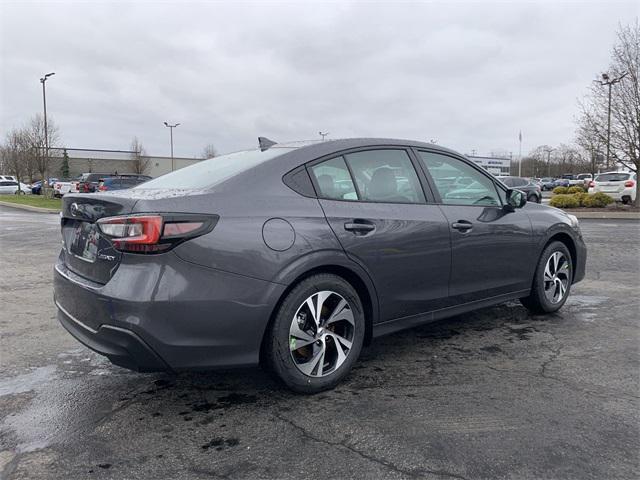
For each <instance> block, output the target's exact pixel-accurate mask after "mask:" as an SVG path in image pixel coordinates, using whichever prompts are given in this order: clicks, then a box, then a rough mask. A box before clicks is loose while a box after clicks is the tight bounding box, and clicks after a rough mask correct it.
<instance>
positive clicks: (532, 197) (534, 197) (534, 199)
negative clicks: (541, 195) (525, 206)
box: [527, 193, 540, 203]
mask: <svg viewBox="0 0 640 480" xmlns="http://www.w3.org/2000/svg"><path fill="white" fill-rule="evenodd" d="M527 202H531V203H540V200H539V199H538V196H537V195H535V194H533V193H532V194H531V195H529V198H527Z"/></svg>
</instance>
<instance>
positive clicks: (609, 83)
mask: <svg viewBox="0 0 640 480" xmlns="http://www.w3.org/2000/svg"><path fill="white" fill-rule="evenodd" d="M628 73H629V72H625V73H623V74H622V75H620V76H619V77H616V78H610V77H609V74H608V73H603V74H602V80H601V81H600V85H602V86H604V85H607V86H608V87H609V105H608V107H607V170H609V165H610V158H611V87H613V86H614V85H615V84H616V83H619V82H621V81H622V79H623V78H624V77H626V76H627V74H628Z"/></svg>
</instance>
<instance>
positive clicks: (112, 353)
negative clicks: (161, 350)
mask: <svg viewBox="0 0 640 480" xmlns="http://www.w3.org/2000/svg"><path fill="white" fill-rule="evenodd" d="M56 306H57V307H58V320H59V321H60V323H61V324H62V326H63V327H64V328H65V329H66V330H67V331H68V332H69V333H70V334H71V335H73V336H74V337H75V338H76V340H78V341H79V342H80V343H82V344H84V345H86V346H87V347H89V348H90V349H91V350H93V351H94V352H97V353H99V354H101V355H104V356H105V357H107V358H108V359H109V360H110V361H111V363H113V364H114V365H118V366H120V367H124V368H128V369H129V370H136V371H138V372H155V371H163V370H170V367H169V366H168V365H167V364H166V363H165V362H164V361H163V360H162V359H161V358H160V356H159V355H158V354H157V353H155V352H154V351H153V350H152V349H151V347H149V345H147V344H146V343H145V342H144V340H142V339H141V338H140V337H139V336H138V335H136V334H135V333H133V332H132V331H131V330H127V329H125V328H119V327H114V326H112V325H101V326H100V327H99V328H98V329H97V330H94V329H92V328H90V327H88V326H87V325H85V324H84V323H82V322H81V321H80V320H78V319H77V318H75V317H74V316H73V315H71V314H70V313H69V312H68V311H67V310H66V309H64V307H62V306H61V305H58V304H57V302H56Z"/></svg>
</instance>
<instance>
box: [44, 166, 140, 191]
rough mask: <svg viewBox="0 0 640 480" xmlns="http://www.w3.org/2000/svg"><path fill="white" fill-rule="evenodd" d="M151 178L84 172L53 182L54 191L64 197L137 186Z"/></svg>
mask: <svg viewBox="0 0 640 480" xmlns="http://www.w3.org/2000/svg"><path fill="white" fill-rule="evenodd" d="M147 180H151V177H150V176H148V175H140V174H129V173H127V174H120V175H118V174H111V173H94V172H91V173H83V174H81V175H78V176H77V177H76V178H74V179H73V180H69V181H62V180H58V181H56V182H54V183H53V191H54V195H55V196H56V197H62V196H64V195H65V194H67V193H93V192H96V191H100V192H104V191H108V190H124V189H126V188H131V187H135V186H136V185H139V184H141V183H144V182H146V181H147Z"/></svg>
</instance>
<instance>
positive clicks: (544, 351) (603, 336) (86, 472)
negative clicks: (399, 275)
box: [0, 207, 640, 480]
mask: <svg viewBox="0 0 640 480" xmlns="http://www.w3.org/2000/svg"><path fill="white" fill-rule="evenodd" d="M581 225H582V230H583V232H584V236H585V240H586V242H587V245H588V248H589V255H590V256H589V260H588V265H587V267H588V270H587V278H586V279H585V281H583V282H582V283H580V284H578V285H576V286H575V288H574V290H573V293H572V296H571V297H570V299H569V301H568V303H567V305H566V306H565V307H564V309H563V310H561V312H560V313H558V314H556V315H552V316H549V317H544V316H531V315H529V314H528V312H527V311H526V310H525V309H524V308H522V307H521V306H520V305H519V304H518V303H517V302H512V303H509V304H506V305H501V306H498V307H494V308H488V309H483V310H480V311H477V312H474V313H472V314H467V315H463V316H458V317H455V318H453V319H449V320H446V321H442V322H439V323H436V324H431V325H427V326H424V327H420V328H416V329H413V330H410V331H406V332H401V333H398V334H395V335H391V336H388V337H385V338H382V339H378V340H377V341H375V343H374V344H373V345H372V346H371V347H369V348H367V349H365V350H364V351H363V355H362V357H361V360H360V361H359V362H358V363H357V364H356V367H355V369H354V371H353V373H352V374H351V375H350V376H349V377H348V378H347V380H346V381H345V382H344V383H343V384H342V385H340V386H339V387H338V388H337V389H336V390H334V391H330V392H325V393H322V394H319V395H315V396H309V397H305V396H299V395H294V394H292V393H290V392H288V391H287V390H284V389H282V388H281V387H280V386H279V385H278V384H276V383H275V382H273V381H272V380H271V379H270V377H269V376H268V375H267V374H265V373H264V372H262V371H260V370H258V369H255V370H242V371H232V372H220V373H200V374H182V375H179V376H170V375H166V374H137V373H132V372H128V371H126V370H123V369H120V368H118V367H115V366H112V365H111V364H109V363H108V361H106V360H104V359H103V358H102V357H100V356H99V355H96V354H94V353H92V352H91V351H89V350H88V349H86V348H84V347H83V346H81V345H80V344H78V343H77V342H76V341H75V340H74V339H73V338H71V337H70V336H69V335H68V334H67V333H66V332H65V331H64V330H63V328H62V327H61V326H60V325H59V324H58V323H57V320H56V319H55V309H54V306H53V301H52V290H51V289H52V286H51V277H52V264H53V261H54V259H55V257H56V256H57V253H58V249H59V244H60V237H59V229H58V218H57V216H55V215H45V214H36V213H29V212H21V211H18V210H15V209H11V208H5V207H0V305H1V308H0V478H7V479H26V478H29V479H45V478H46V479H70V478H74V479H75V478H82V479H84V478H87V479H93V478H96V479H106V478H127V479H137V478H154V479H159V478H202V479H204V478H292V479H293V478H296V479H298V478H309V479H315V478H433V479H455V478H458V479H477V478H514V479H521V478H575V479H598V480H599V479H603V478H621V479H628V478H629V479H630V478H638V476H640V454H639V452H640V448H639V447H640V375H639V372H640V326H639V323H640V295H639V293H640V292H639V282H640V280H639V279H640V276H639V275H640V223H639V222H634V221H621V220H616V221H610V220H583V221H581Z"/></svg>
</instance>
